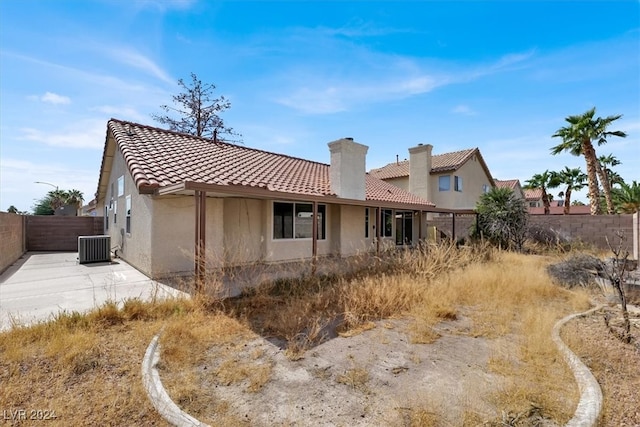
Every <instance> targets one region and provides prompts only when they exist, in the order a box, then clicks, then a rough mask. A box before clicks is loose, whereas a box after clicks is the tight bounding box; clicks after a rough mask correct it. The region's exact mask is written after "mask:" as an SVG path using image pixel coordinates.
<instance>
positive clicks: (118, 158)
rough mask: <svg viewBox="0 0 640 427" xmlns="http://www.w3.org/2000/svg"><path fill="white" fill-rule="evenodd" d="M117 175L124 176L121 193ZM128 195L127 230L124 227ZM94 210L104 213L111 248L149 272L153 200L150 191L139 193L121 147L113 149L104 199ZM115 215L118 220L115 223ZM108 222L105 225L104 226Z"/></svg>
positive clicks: (97, 212) (145, 271)
mask: <svg viewBox="0 0 640 427" xmlns="http://www.w3.org/2000/svg"><path fill="white" fill-rule="evenodd" d="M119 177H123V178H124V189H123V194H122V195H121V196H119V195H118V188H117V186H118V178H119ZM112 189H113V191H112ZM127 196H130V197H131V229H130V233H127V232H126V229H125V227H126V209H127V206H126V200H127ZM105 206H106V207H107V210H105ZM96 214H97V215H98V216H102V217H103V218H102V219H103V227H104V232H105V234H108V235H109V236H111V246H112V248H113V249H114V250H115V249H118V254H119V256H120V257H121V258H122V259H124V260H126V261H127V262H128V263H129V264H131V265H133V266H134V267H136V268H137V269H139V270H140V271H142V272H144V273H145V274H148V275H151V274H152V271H153V268H152V256H151V239H152V232H151V231H152V221H153V200H152V198H151V196H149V195H145V194H138V190H137V188H136V186H135V183H134V181H133V178H132V177H131V175H130V174H129V171H128V168H127V166H126V163H125V161H124V157H123V156H122V153H121V152H120V150H116V152H115V154H114V158H113V163H112V166H111V175H110V176H109V180H108V186H107V193H106V196H105V200H104V203H101V204H99V205H96ZM114 214H115V215H116V216H115V218H114ZM114 219H115V220H116V221H117V222H115V223H114ZM107 222H108V224H109V226H108V228H106V227H105V224H106V223H107Z"/></svg>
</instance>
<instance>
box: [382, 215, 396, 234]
mask: <svg viewBox="0 0 640 427" xmlns="http://www.w3.org/2000/svg"><path fill="white" fill-rule="evenodd" d="M382 224H383V229H382V231H383V235H382V237H391V236H393V211H392V210H391V209H383V210H382Z"/></svg>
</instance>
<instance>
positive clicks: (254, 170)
mask: <svg viewBox="0 0 640 427" xmlns="http://www.w3.org/2000/svg"><path fill="white" fill-rule="evenodd" d="M107 128H108V130H109V131H110V132H111V133H112V134H113V136H114V139H115V141H116V144H117V146H118V148H119V149H120V151H121V152H122V154H123V156H124V159H125V162H126V164H127V166H128V168H129V171H130V172H131V175H132V177H133V180H134V181H135V183H136V186H137V187H138V189H142V188H144V187H156V186H159V187H164V186H169V185H173V184H180V183H183V182H186V181H193V182H199V183H205V184H217V185H240V186H246V187H259V188H265V189H268V190H270V191H278V192H283V193H293V194H298V195H308V196H335V194H334V193H333V192H332V191H331V183H330V181H329V176H330V174H329V165H327V164H323V163H318V162H313V161H310V160H304V159H300V158H296V157H290V156H286V155H283V154H276V153H270V152H267V151H262V150H257V149H253V148H248V147H244V146H239V145H234V144H229V143H225V142H213V141H211V140H208V139H204V138H199V137H196V136H193V135H187V134H181V133H177V132H172V131H167V130H164V129H159V128H154V127H150V126H145V125H140V124H136V123H130V122H125V121H121V120H116V119H111V120H109V122H108V124H107ZM366 199H367V200H376V201H388V202H399V203H408V204H417V205H424V206H435V205H434V204H433V203H431V202H428V201H427V200H424V199H422V198H420V197H418V196H415V195H413V194H411V193H408V192H407V191H404V190H402V189H400V188H398V187H396V186H394V185H391V184H389V183H386V182H384V181H382V180H380V179H379V178H375V177H373V176H370V175H369V174H367V176H366Z"/></svg>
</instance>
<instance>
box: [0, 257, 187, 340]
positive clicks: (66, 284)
mask: <svg viewBox="0 0 640 427" xmlns="http://www.w3.org/2000/svg"><path fill="white" fill-rule="evenodd" d="M179 296H184V297H188V294H186V293H184V292H180V291H178V290H176V289H174V288H172V287H170V286H167V285H165V284H162V283H160V282H157V281H155V280H151V279H150V278H148V277H147V276H145V275H144V274H142V273H141V272H139V271H138V270H136V269H135V268H133V267H132V266H130V265H129V264H127V263H126V262H125V261H123V260H121V259H116V260H113V261H112V262H101V263H92V264H79V263H78V253H77V252H27V253H26V254H25V255H23V256H22V257H21V258H20V259H19V260H18V261H16V263H14V264H13V265H12V266H11V267H9V268H8V269H7V270H6V271H5V272H4V273H3V274H2V275H0V330H3V329H7V328H9V327H10V326H11V325H12V324H21V325H22V324H31V323H33V322H39V321H43V320H47V319H50V318H52V317H53V316H55V315H56V314H58V313H60V312H64V311H66V312H73V311H78V312H85V311H88V310H90V309H92V308H95V307H97V306H100V305H101V304H104V303H105V302H107V301H115V302H118V303H120V302H122V301H124V300H126V299H129V298H140V299H143V300H150V299H152V298H166V297H179Z"/></svg>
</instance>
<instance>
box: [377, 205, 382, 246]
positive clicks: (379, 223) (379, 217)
mask: <svg viewBox="0 0 640 427" xmlns="http://www.w3.org/2000/svg"><path fill="white" fill-rule="evenodd" d="M381 228H382V208H376V255H380V229H381Z"/></svg>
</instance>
